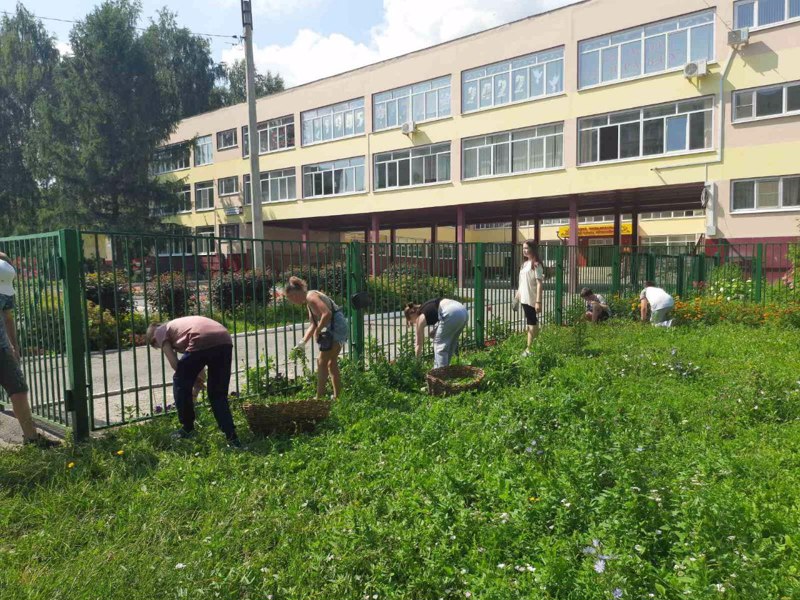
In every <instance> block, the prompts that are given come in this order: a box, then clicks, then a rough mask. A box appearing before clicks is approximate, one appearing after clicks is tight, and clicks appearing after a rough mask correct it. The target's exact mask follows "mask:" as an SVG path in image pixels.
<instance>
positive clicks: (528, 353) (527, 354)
mask: <svg viewBox="0 0 800 600" xmlns="http://www.w3.org/2000/svg"><path fill="white" fill-rule="evenodd" d="M530 355H531V351H530V350H525V352H523V353H522V358H528V357H529V356H530Z"/></svg>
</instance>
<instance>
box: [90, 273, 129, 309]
mask: <svg viewBox="0 0 800 600" xmlns="http://www.w3.org/2000/svg"><path fill="white" fill-rule="evenodd" d="M84 296H85V297H86V300H87V301H88V302H92V303H94V304H97V305H98V306H102V308H103V310H108V311H111V313H113V314H120V313H125V312H127V311H128V310H129V309H130V305H131V295H130V285H129V282H128V277H127V275H126V274H125V272H124V271H121V270H120V271H114V272H109V271H101V272H96V273H87V274H86V276H85V281H84Z"/></svg>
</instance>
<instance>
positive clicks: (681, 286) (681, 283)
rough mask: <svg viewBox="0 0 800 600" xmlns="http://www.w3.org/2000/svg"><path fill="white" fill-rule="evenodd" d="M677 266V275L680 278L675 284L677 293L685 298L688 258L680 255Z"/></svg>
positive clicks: (679, 296)
mask: <svg viewBox="0 0 800 600" xmlns="http://www.w3.org/2000/svg"><path fill="white" fill-rule="evenodd" d="M677 267H678V268H677V273H676V277H677V278H678V281H677V284H676V286H675V295H676V296H678V298H683V296H684V294H685V293H686V287H685V286H686V260H685V258H684V256H683V254H679V255H678V265H677Z"/></svg>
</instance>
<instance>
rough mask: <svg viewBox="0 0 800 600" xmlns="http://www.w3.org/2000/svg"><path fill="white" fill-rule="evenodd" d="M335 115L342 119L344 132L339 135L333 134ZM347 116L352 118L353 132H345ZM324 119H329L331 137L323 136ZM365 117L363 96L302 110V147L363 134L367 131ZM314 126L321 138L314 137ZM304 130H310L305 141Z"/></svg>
mask: <svg viewBox="0 0 800 600" xmlns="http://www.w3.org/2000/svg"><path fill="white" fill-rule="evenodd" d="M359 116H360V120H361V128H360V131H359V127H358V122H359ZM337 117H341V119H342V131H343V132H344V134H343V135H340V136H337V135H335V131H336V118H337ZM348 117H349V118H351V119H352V123H353V133H349V134H348V133H347V119H348ZM326 119H329V120H330V131H331V137H329V138H325V137H323V136H324V131H325V120H326ZM366 119H367V112H366V103H365V101H364V97H363V96H362V97H361V98H353V99H352V100H346V101H344V102H339V103H337V104H329V105H327V106H321V107H319V108H315V109H312V110H307V111H304V112H302V113H300V124H301V126H300V128H301V132H300V135H301V138H300V139H301V144H302V145H303V147H306V146H316V145H318V144H327V143H328V142H334V141H336V140H345V139H348V138H353V137H358V136H361V135H365V134H366V131H367V121H366ZM309 127H310V129H309ZM316 127H319V131H320V136H321V138H322V139H319V140H315V139H314V131H315V128H316ZM306 131H309V132H310V140H309V141H306Z"/></svg>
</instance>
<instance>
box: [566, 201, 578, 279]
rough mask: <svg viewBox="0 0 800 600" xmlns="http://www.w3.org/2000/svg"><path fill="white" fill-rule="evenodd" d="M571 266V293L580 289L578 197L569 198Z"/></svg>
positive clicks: (569, 250)
mask: <svg viewBox="0 0 800 600" xmlns="http://www.w3.org/2000/svg"><path fill="white" fill-rule="evenodd" d="M567 253H568V257H569V258H568V260H567V265H568V268H569V293H570V294H575V293H577V291H578V199H577V198H575V196H572V197H571V198H570V199H569V248H568V249H567Z"/></svg>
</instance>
